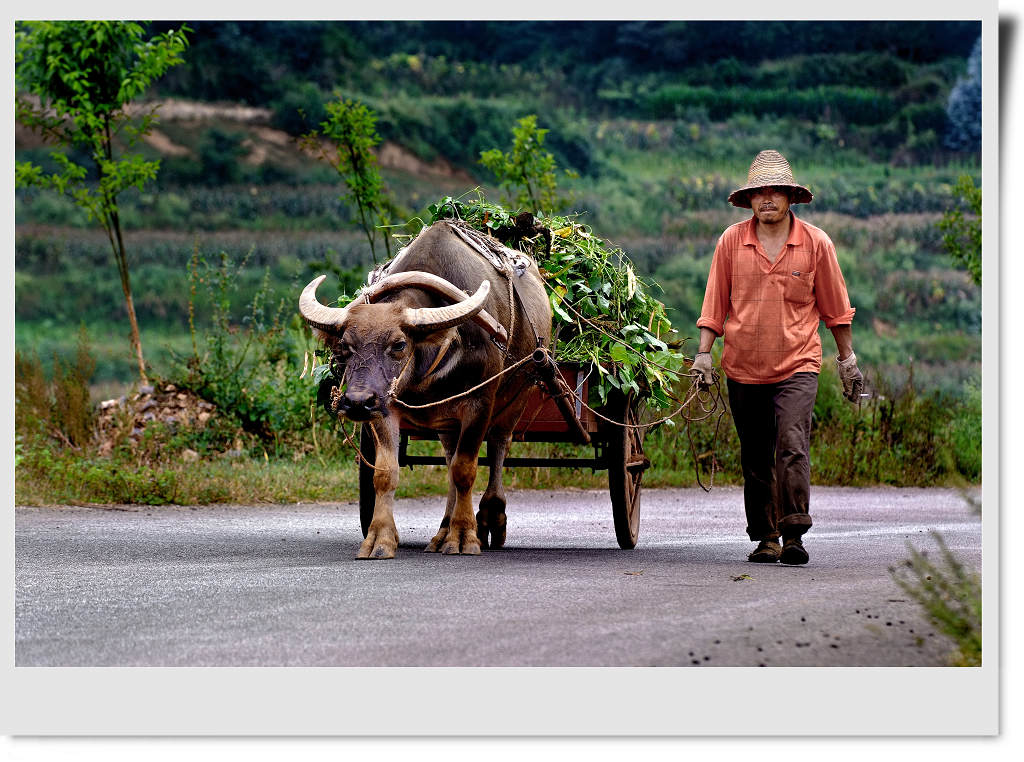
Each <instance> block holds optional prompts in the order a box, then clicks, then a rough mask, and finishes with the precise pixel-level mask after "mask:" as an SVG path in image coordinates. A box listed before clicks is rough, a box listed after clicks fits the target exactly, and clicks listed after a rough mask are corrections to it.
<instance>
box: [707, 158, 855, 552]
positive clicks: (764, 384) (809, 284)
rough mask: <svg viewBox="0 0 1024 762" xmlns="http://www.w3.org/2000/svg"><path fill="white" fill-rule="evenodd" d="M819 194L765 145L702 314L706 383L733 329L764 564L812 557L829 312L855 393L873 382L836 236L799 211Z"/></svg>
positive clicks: (750, 497)
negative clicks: (861, 352)
mask: <svg viewBox="0 0 1024 762" xmlns="http://www.w3.org/2000/svg"><path fill="white" fill-rule="evenodd" d="M811 198H812V196H811V192H810V191H809V190H807V188H805V187H803V186H802V185H798V184H797V183H796V182H795V181H794V180H793V172H792V170H791V169H790V166H789V162H787V161H786V159H785V157H784V156H783V155H782V154H780V153H779V152H778V151H762V152H761V153H759V154H758V155H757V157H756V158H755V159H754V161H753V163H752V164H751V165H750V172H749V174H748V175H747V183H746V185H744V186H743V187H742V188H739V189H737V190H735V191H733V193H732V194H731V195H730V196H729V202H730V203H731V204H732V205H733V206H737V207H740V208H743V209H751V210H752V211H753V216H752V217H751V218H750V219H749V220H746V221H744V222H739V223H736V224H735V225H732V226H730V227H729V228H727V229H726V231H725V232H724V233H723V234H722V237H721V238H720V239H719V241H718V245H717V246H716V247H715V254H714V258H713V259H712V261H711V272H710V275H709V276H708V283H707V290H706V292H705V294H704V305H703V307H702V308H701V315H700V319H699V320H698V321H697V326H698V327H699V328H700V340H699V341H700V343H699V346H698V352H697V355H696V358H695V359H694V362H693V369H694V370H695V371H698V373H699V374H700V377H699V378H700V382H701V383H704V384H711V383H713V375H712V361H711V348H712V346H713V345H714V343H715V339H716V338H717V337H718V336H722V335H723V334H724V337H725V338H724V348H723V352H722V370H723V371H724V372H725V375H726V380H727V386H728V392H729V404H730V406H731V408H732V415H733V420H734V422H735V424H736V433H737V434H738V435H739V440H740V460H741V463H742V467H743V502H744V506H745V508H746V514H747V535H748V536H749V537H750V539H751V540H753V541H754V542H757V543H758V545H757V547H756V548H755V549H754V551H753V552H752V553H751V554H750V555H749V556H748V558H749V560H750V561H754V562H758V563H772V562H775V561H781V562H782V563H784V564H805V563H807V561H808V560H809V556H808V553H807V550H806V549H805V548H804V546H803V535H804V533H805V532H806V531H807V530H808V529H810V527H811V516H810V513H809V502H810V486H811V466H810V433H811V412H812V410H813V409H814V399H815V397H816V396H817V392H818V373H819V371H820V370H821V339H820V338H819V337H818V321H819V320H824V321H825V326H826V327H827V328H829V329H830V330H831V331H832V335H833V337H834V338H835V341H836V347H837V349H838V352H839V354H838V356H837V357H836V362H837V364H838V367H839V377H840V379H841V380H842V384H843V395H844V396H845V397H846V398H847V399H848V400H850V401H851V402H859V400H860V394H861V390H862V389H863V385H864V383H863V376H862V374H861V372H860V370H858V368H857V356H856V355H855V354H854V353H853V338H852V331H851V328H850V324H851V322H852V320H853V314H854V312H855V310H854V309H853V307H851V306H850V297H849V295H848V293H847V291H846V282H845V281H844V280H843V275H842V273H841V272H840V270H839V261H838V260H837V259H836V250H835V246H834V245H833V244H832V241H831V240H830V239H829V237H828V236H827V235H826V234H825V233H824V232H823V231H822V230H820V229H819V228H816V227H814V226H813V225H809V224H808V223H806V222H804V221H802V220H800V219H798V218H797V217H796V216H795V215H794V214H793V212H792V211H791V210H790V205H791V204H806V203H808V202H810V200H811ZM727 318H728V321H727V320H726V319H727ZM780 537H781V540H782V542H781V543H780Z"/></svg>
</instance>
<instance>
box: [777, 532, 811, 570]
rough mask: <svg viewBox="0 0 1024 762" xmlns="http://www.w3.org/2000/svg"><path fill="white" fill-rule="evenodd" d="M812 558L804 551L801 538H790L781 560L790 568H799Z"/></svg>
mask: <svg viewBox="0 0 1024 762" xmlns="http://www.w3.org/2000/svg"><path fill="white" fill-rule="evenodd" d="M810 558H811V557H810V556H809V555H807V551H806V550H805V549H804V543H803V541H802V540H801V539H800V538H799V537H790V538H789V539H788V540H786V543H785V545H783V547H782V555H781V557H780V558H779V560H780V561H782V563H784V564H789V565H790V566H798V565H800V564H805V563H807V562H808V561H809V560H810Z"/></svg>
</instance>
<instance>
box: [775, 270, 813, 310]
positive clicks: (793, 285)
mask: <svg viewBox="0 0 1024 762" xmlns="http://www.w3.org/2000/svg"><path fill="white" fill-rule="evenodd" d="M782 279H783V280H782V283H783V287H782V293H783V298H784V299H785V300H786V301H787V302H793V303H794V304H807V303H808V302H812V301H814V271H813V270H812V271H810V272H805V271H803V270H786V271H784V272H783V273H782Z"/></svg>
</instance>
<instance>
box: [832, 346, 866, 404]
mask: <svg viewBox="0 0 1024 762" xmlns="http://www.w3.org/2000/svg"><path fill="white" fill-rule="evenodd" d="M836 365H837V366H838V367H839V380H840V381H842V382H843V396H844V397H846V399H848V400H850V402H860V394H861V392H863V391H864V374H863V373H861V372H860V368H858V367H857V355H855V354H854V353H853V352H850V356H849V357H847V358H846V359H845V360H840V359H839V356H838V355H837V356H836Z"/></svg>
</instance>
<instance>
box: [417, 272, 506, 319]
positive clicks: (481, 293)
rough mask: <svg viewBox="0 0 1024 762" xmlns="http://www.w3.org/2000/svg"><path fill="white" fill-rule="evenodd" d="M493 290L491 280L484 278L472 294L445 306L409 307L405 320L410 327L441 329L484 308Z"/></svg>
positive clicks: (468, 317)
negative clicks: (488, 295)
mask: <svg viewBox="0 0 1024 762" xmlns="http://www.w3.org/2000/svg"><path fill="white" fill-rule="evenodd" d="M490 290H491V282H490V281H489V280H483V281H481V282H480V287H479V288H478V289H477V290H476V293H475V294H473V295H472V296H467V297H466V298H465V299H463V300H462V301H460V302H456V303H455V304H448V305H445V306H444V307H420V308H418V309H414V308H412V307H409V308H407V309H406V310H405V315H404V322H405V325H406V326H408V327H410V328H420V329H423V330H426V331H441V330H443V329H445V328H451V327H452V326H456V325H459V324H460V323H463V322H465V321H466V320H469V319H470V318H471V317H473V316H474V315H476V314H477V313H478V312H480V310H482V309H483V306H484V301H485V300H486V299H487V294H488V293H489V292H490Z"/></svg>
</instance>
